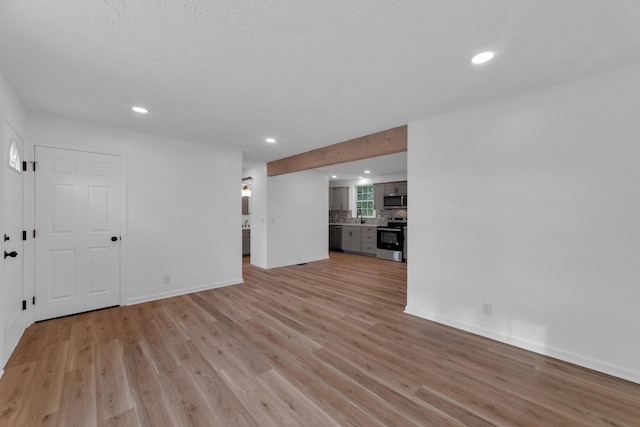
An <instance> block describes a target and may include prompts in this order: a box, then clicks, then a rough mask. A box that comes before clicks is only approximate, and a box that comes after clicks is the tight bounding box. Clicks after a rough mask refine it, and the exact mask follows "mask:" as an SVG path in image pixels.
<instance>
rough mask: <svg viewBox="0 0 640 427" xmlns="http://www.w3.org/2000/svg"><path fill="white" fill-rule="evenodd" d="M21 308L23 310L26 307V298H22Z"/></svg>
mask: <svg viewBox="0 0 640 427" xmlns="http://www.w3.org/2000/svg"><path fill="white" fill-rule="evenodd" d="M22 309H23V310H26V309H27V300H26V299H23V300H22Z"/></svg>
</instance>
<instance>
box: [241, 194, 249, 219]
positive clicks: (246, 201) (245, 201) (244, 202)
mask: <svg viewBox="0 0 640 427" xmlns="http://www.w3.org/2000/svg"><path fill="white" fill-rule="evenodd" d="M249 199H250V197H248V196H243V197H242V215H249Z"/></svg>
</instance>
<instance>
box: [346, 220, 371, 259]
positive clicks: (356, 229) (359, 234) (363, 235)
mask: <svg viewBox="0 0 640 427" xmlns="http://www.w3.org/2000/svg"><path fill="white" fill-rule="evenodd" d="M376 239H377V230H376V227H362V226H353V225H343V226H342V250H343V251H345V252H353V253H358V254H362V255H373V256H375V255H376V248H377V246H376Z"/></svg>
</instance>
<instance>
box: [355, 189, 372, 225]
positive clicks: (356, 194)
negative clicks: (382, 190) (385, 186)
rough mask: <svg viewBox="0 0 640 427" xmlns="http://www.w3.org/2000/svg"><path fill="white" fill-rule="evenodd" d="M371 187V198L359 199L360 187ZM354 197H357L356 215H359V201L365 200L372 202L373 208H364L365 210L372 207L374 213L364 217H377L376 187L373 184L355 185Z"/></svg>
mask: <svg viewBox="0 0 640 427" xmlns="http://www.w3.org/2000/svg"><path fill="white" fill-rule="evenodd" d="M364 187H367V188H370V193H369V194H370V197H371V198H370V199H364V200H358V189H359V188H364ZM354 190H355V191H354V192H353V193H354V198H355V204H354V207H355V216H356V217H357V216H358V209H360V208H358V203H359V202H365V203H371V208H364V209H365V210H368V209H371V212H372V214H371V215H364V214H363V215H362V217H363V218H376V217H377V216H376V205H375V193H374V192H375V187H374V185H373V184H362V185H354Z"/></svg>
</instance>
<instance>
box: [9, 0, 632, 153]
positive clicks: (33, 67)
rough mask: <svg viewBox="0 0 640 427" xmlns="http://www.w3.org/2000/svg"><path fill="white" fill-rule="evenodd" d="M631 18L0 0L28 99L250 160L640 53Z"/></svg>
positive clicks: (530, 0) (449, 8)
mask: <svg viewBox="0 0 640 427" xmlns="http://www.w3.org/2000/svg"><path fill="white" fill-rule="evenodd" d="M638 22H640V2H639V1H635V0H628V1H625V0H611V1H601V0H562V1H558V0H491V1H482V0H474V1H451V0H440V1H434V0H415V1H409V0H407V1H381V0H359V1H348V0H324V1H301V0H234V1H212V0H192V1H185V0H156V1H151V0H138V1H133V0H114V1H98V0H93V1H91V0H82V1H81V0H75V1H73V0H57V1H51V0H28V1H25V0H0V68H1V69H2V72H3V73H4V75H5V76H6V77H7V79H8V80H9V82H10V84H11V86H12V87H13V88H14V89H15V91H16V93H17V94H18V96H19V97H20V98H21V99H22V101H23V102H24V104H25V106H26V107H27V109H28V110H29V111H34V112H43V113H51V114H55V115H60V116H66V117H72V118H77V119H81V120H88V121H92V122H97V123H102V124H106V125H112V126H118V127H124V128H128V129H133V130H140V131H145V132H151V133H157V134H162V135H169V136H174V137H178V138H186V139H191V140H196V141H202V142H207V143H213V144H218V145H224V146H231V147H235V148H239V149H242V150H243V151H244V152H245V159H246V160H247V163H249V164H250V163H252V162H256V161H269V160H274V159H278V158H282V157H285V156H289V155H293V154H297V153H300V152H303V151H307V150H310V149H314V148H318V147H321V146H325V145H329V144H334V143H337V142H340V141H344V140H347V139H351V138H355V137H358V136H362V135H366V134H370V133H373V132H377V131H380V130H384V129H388V128H391V127H396V126H399V125H402V124H406V123H408V122H411V121H414V120H419V119H423V118H427V117H429V116H433V115H436V114H439V113H443V112H447V111H451V110H455V109H460V108H464V107H467V106H470V105H474V104H478V103H482V102H486V101H488V100H493V99H498V98H502V97H508V96H513V95H517V94H520V93H525V92H529V91H532V90H536V89H539V88H542V87H547V86H550V85H554V84H557V83H561V82H564V81H567V80H572V79H575V78H579V77H582V76H586V75H589V74H593V73H596V72H599V71H602V70H605V69H607V68H613V67H617V66H621V65H625V64H629V63H632V62H636V61H639V60H640V25H639V24H638ZM485 49H491V50H495V51H496V53H497V54H496V58H495V59H494V61H492V62H491V63H489V64H485V65H484V66H482V67H478V66H472V65H471V64H470V63H469V58H470V56H471V55H472V54H474V53H476V52H478V51H481V50H485ZM132 105H144V106H146V107H148V108H149V110H150V114H148V115H147V116H138V115H135V114H134V113H132V112H131V111H130V107H131V106H132ZM268 136H273V137H275V138H277V139H278V143H277V144H273V145H267V144H265V143H264V138H265V137H268Z"/></svg>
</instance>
